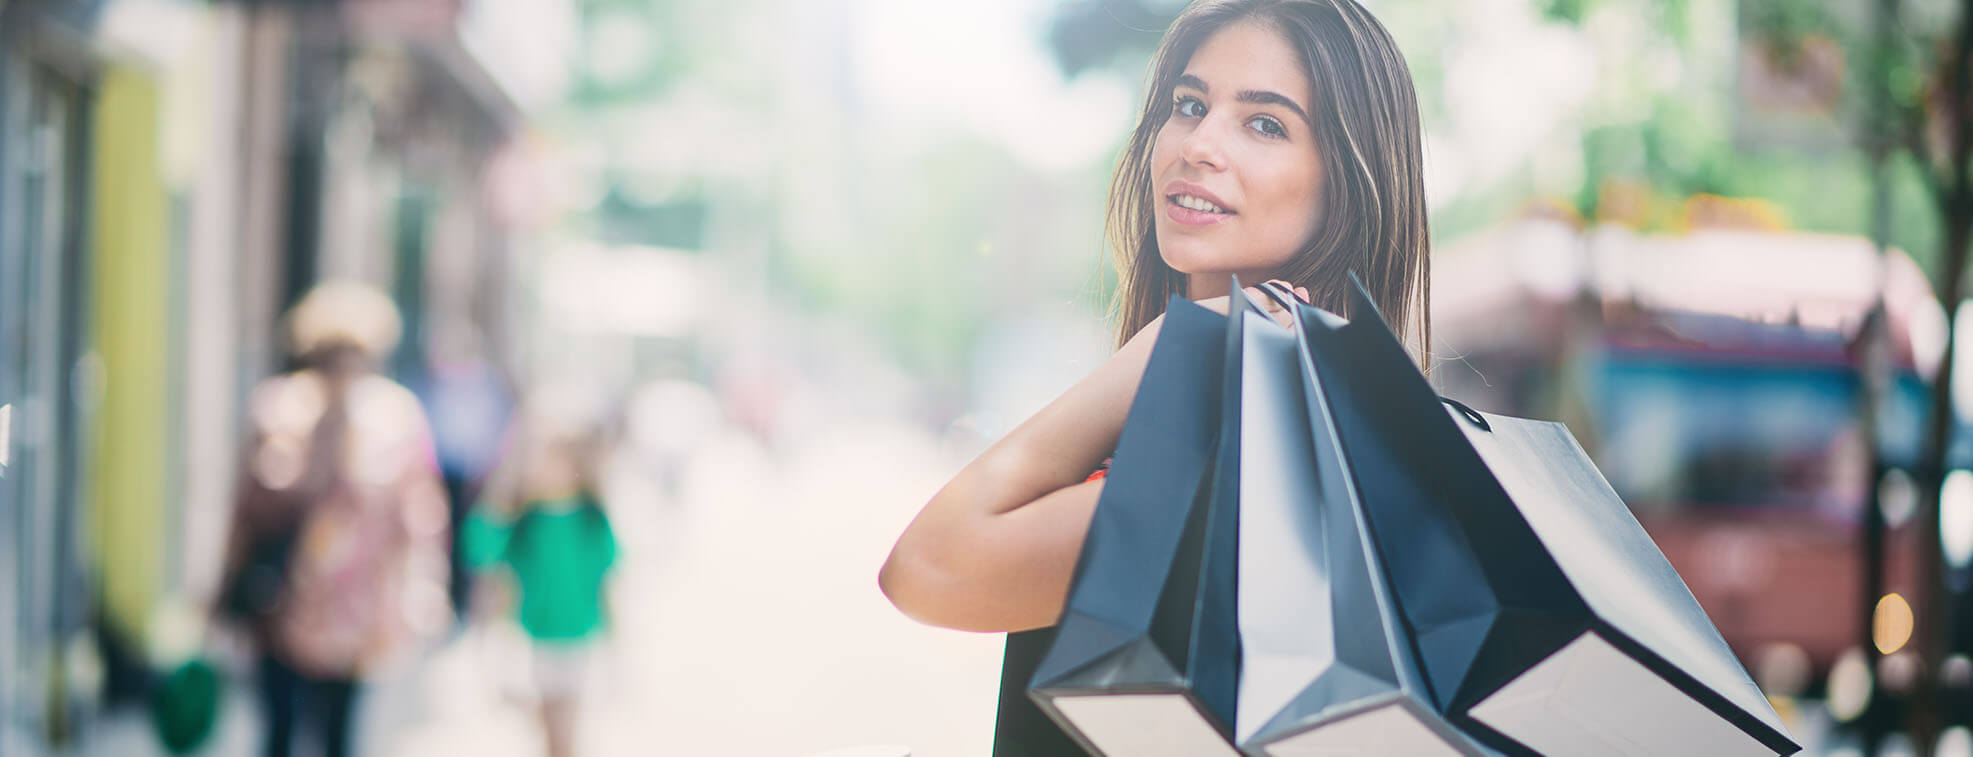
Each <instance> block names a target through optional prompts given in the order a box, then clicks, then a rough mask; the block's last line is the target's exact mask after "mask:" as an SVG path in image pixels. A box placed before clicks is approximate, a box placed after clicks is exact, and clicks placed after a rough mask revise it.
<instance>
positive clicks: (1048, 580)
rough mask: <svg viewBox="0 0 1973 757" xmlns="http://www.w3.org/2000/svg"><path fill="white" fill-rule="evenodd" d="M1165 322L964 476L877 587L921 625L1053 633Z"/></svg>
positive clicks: (909, 537) (936, 500) (912, 533)
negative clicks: (1100, 475)
mask: <svg viewBox="0 0 1973 757" xmlns="http://www.w3.org/2000/svg"><path fill="white" fill-rule="evenodd" d="M1162 324H1163V320H1162V319H1159V320H1156V321H1153V322H1152V323H1151V324H1150V325H1149V326H1146V327H1145V328H1144V330H1143V331H1140V332H1138V333H1137V335H1136V336H1133V337H1131V339H1130V341H1129V342H1126V343H1125V344H1124V346H1123V348H1122V349H1119V350H1117V352H1116V354H1114V355H1112V356H1111V357H1110V359H1109V360H1108V361H1106V362H1104V363H1103V365H1101V366H1099V367H1098V368H1097V369H1096V370H1095V371H1094V372H1092V373H1090V374H1089V375H1088V376H1087V377H1084V378H1083V379H1082V380H1081V381H1079V382H1077V383H1076V385H1075V386H1073V387H1071V388H1070V389H1069V390H1068V391H1067V392H1065V393H1063V394H1062V396H1060V397H1057V398H1056V399H1055V401H1054V402H1051V403H1049V404H1048V406H1047V407H1044V408H1042V409H1041V411H1040V412H1038V413H1035V415H1034V417H1032V418H1029V419H1028V420H1027V421H1026V422H1024V423H1022V424H1021V425H1020V426H1018V427H1016V428H1015V429H1014V430H1013V431H1012V432H1009V433H1008V434H1007V436H1006V437H1005V438H1002V439H1001V440H1000V441H998V442H995V443H994V444H993V446H991V447H988V448H987V450H986V451H985V452H983V453H981V454H980V456H979V457H978V458H975V459H974V460H973V462H971V463H969V464H967V465H966V467H965V468H964V469H961V470H960V471H959V474H958V475H956V476H954V477H953V479H952V481H951V482H950V483H947V484H946V485H945V488H943V489H940V490H939V492H938V494H936V495H934V496H933V497H932V500H931V502H929V503H927V504H926V505H925V509H924V510H923V511H921V512H919V513H918V517H917V518H915V519H913V520H912V521H911V525H910V527H908V528H906V529H905V531H904V535H903V536H901V537H899V538H898V541H897V546H896V547H895V548H894V549H892V550H891V556H890V559H889V560H887V561H886V562H885V563H884V568H883V571H882V572H881V573H880V574H878V579H877V581H878V584H879V585H880V586H882V587H883V590H884V594H885V595H886V596H888V597H890V599H891V602H892V603H893V604H895V605H897V607H898V609H899V610H902V611H904V613H905V614H906V615H909V616H911V617H912V618H915V619H917V620H919V621H922V622H925V623H930V624H932V625H937V626H946V627H948V628H957V629H961V630H967V631H1018V630H1025V629H1029V628H1039V627H1042V626H1046V625H1051V624H1053V623H1054V622H1055V619H1056V617H1057V616H1059V615H1060V614H1061V612H1062V602H1063V600H1064V598H1066V597H1067V596H1068V591H1069V578H1070V575H1071V574H1072V573H1074V572H1075V565H1076V558H1077V555H1078V554H1079V553H1080V552H1081V549H1082V540H1083V536H1084V535H1085V534H1086V533H1087V532H1088V531H1089V519H1090V515H1091V514H1092V513H1093V512H1095V510H1096V498H1097V495H1099V494H1101V493H1102V491H1103V481H1102V480H1101V479H1098V480H1096V481H1088V482H1084V479H1085V478H1086V477H1088V475H1089V473H1090V472H1091V471H1093V470H1095V469H1096V466H1097V465H1099V464H1101V463H1102V462H1103V458H1105V457H1107V456H1109V455H1110V453H1111V452H1112V451H1113V450H1114V449H1115V448H1116V445H1117V437H1118V436H1119V435H1120V434H1121V433H1122V432H1123V424H1124V416H1125V415H1126V414H1127V413H1128V412H1129V410H1130V402H1131V399H1132V398H1134V397H1136V396H1137V384H1138V381H1139V380H1141V379H1142V378H1143V377H1144V366H1145V364H1146V363H1147V362H1148V361H1149V360H1150V355H1151V346H1152V345H1153V344H1154V343H1155V342H1156V341H1157V338H1158V331H1159V328H1160V326H1162Z"/></svg>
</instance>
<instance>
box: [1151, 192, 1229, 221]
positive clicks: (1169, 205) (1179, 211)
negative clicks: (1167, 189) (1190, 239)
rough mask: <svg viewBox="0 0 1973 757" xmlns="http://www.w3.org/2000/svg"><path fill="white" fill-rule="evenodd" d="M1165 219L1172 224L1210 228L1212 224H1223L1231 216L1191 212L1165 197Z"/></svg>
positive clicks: (1200, 211) (1198, 211) (1201, 211)
mask: <svg viewBox="0 0 1973 757" xmlns="http://www.w3.org/2000/svg"><path fill="white" fill-rule="evenodd" d="M1165 217H1166V218H1170V219H1171V220H1172V221H1173V222H1174V223H1178V224H1182V225H1185V226H1212V225H1214V224H1219V223H1225V222H1226V219H1229V218H1232V217H1233V214H1232V213H1209V212H1207V211H1203V210H1193V209H1191V208H1188V207H1185V206H1183V205H1180V204H1178V203H1176V202H1173V201H1172V199H1171V198H1170V197H1166V198H1165Z"/></svg>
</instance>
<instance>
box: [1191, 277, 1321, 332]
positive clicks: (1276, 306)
mask: <svg viewBox="0 0 1973 757" xmlns="http://www.w3.org/2000/svg"><path fill="white" fill-rule="evenodd" d="M1267 283H1269V284H1280V285H1281V286H1283V287H1287V288H1289V289H1290V290H1291V291H1293V292H1294V293H1295V296H1296V297H1299V298H1301V300H1302V302H1308V301H1309V299H1308V288H1307V287H1298V286H1295V285H1293V284H1290V283H1288V282H1286V281H1282V280H1281V279H1274V280H1272V281H1269V282H1267ZM1246 290H1247V297H1248V298H1249V299H1252V300H1253V301H1254V302H1256V303H1259V304H1260V306H1261V309H1262V310H1265V311H1267V314H1268V316H1269V317H1271V318H1273V319H1274V320H1275V322H1276V323H1279V324H1281V325H1283V326H1287V325H1288V324H1289V321H1290V320H1291V319H1293V318H1294V314H1293V313H1290V312H1288V309H1287V308H1284V307H1282V306H1281V303H1278V302H1275V301H1274V298H1273V297H1271V296H1268V294H1267V293H1266V292H1263V291H1261V288H1260V287H1257V286H1251V287H1246ZM1231 304H1232V297H1231V296H1229V295H1220V296H1218V297H1208V298H1206V299H1203V300H1199V305H1200V306H1201V307H1206V308H1211V309H1212V310H1213V312H1216V313H1222V314H1223V313H1225V312H1227V309H1228V308H1229V307H1230V306H1231Z"/></svg>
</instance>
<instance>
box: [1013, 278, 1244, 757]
mask: <svg viewBox="0 0 1973 757" xmlns="http://www.w3.org/2000/svg"><path fill="white" fill-rule="evenodd" d="M1242 325H1243V321H1242V320H1241V319H1239V318H1232V319H1229V318H1224V317H1222V316H1219V315H1218V314H1215V313H1213V312H1211V311H1209V310H1206V309H1205V308H1202V307H1200V306H1198V305H1196V304H1194V303H1192V302H1190V301H1188V300H1185V299H1183V298H1179V297H1174V298H1172V300H1171V303H1170V305H1169V307H1168V309H1167V310H1166V313H1165V319H1164V325H1163V328H1162V330H1161V332H1160V333H1159V335H1158V341H1157V343H1156V344H1155V345H1154V346H1153V349H1152V353H1151V357H1150V360H1149V363H1148V364H1147V366H1146V368H1145V372H1144V378H1143V380H1142V381H1141V382H1140V383H1139V385H1138V390H1137V396H1136V397H1135V398H1134V400H1133V401H1132V403H1131V408H1130V412H1129V415H1128V416H1127V417H1126V420H1125V424H1124V428H1123V432H1122V434H1121V435H1120V438H1119V439H1118V442H1117V450H1116V454H1115V456H1114V458H1113V460H1112V462H1111V466H1110V473H1109V475H1108V477H1107V478H1106V479H1105V484H1104V488H1103V494H1102V496H1101V498H1100V499H1099V500H1098V501H1097V505H1096V511H1095V513H1094V515H1093V516H1092V517H1091V520H1090V526H1089V534H1088V536H1087V537H1086V538H1085V540H1084V542H1083V547H1082V553H1081V555H1080V557H1079V558H1078V561H1077V564H1076V571H1075V576H1074V579H1073V582H1072V584H1071V587H1070V590H1069V596H1068V600H1067V602H1066V604H1065V606H1064V608H1063V613H1062V618H1061V621H1060V622H1059V623H1058V624H1057V625H1056V627H1055V636H1054V639H1053V643H1052V645H1051V646H1050V647H1049V650H1048V653H1047V655H1046V656H1045V657H1044V658H1043V659H1042V661H1041V663H1040V666H1039V668H1038V669H1037V670H1036V671H1035V675H1034V678H1033V680H1032V683H1031V684H1030V686H1029V692H1030V695H1031V697H1032V698H1033V700H1034V702H1035V704H1036V705H1038V706H1039V707H1040V708H1041V710H1042V711H1043V712H1045V713H1046V714H1047V715H1048V716H1049V717H1050V718H1051V719H1053V720H1054V722H1056V723H1057V724H1058V725H1060V726H1061V728H1062V730H1063V731H1064V732H1066V733H1068V734H1069V735H1070V736H1071V737H1073V738H1074V739H1075V740H1076V742H1077V743H1078V744H1080V745H1082V747H1083V748H1085V749H1087V750H1088V751H1089V752H1090V753H1091V754H1097V755H1108V756H1109V757H1154V756H1155V757H1162V756H1164V755H1170V756H1171V757H1180V756H1181V755H1183V756H1185V757H1213V756H1215V755H1226V756H1228V757H1232V756H1234V755H1237V754H1238V752H1237V751H1236V750H1235V749H1234V747H1233V745H1232V742H1231V728H1232V719H1233V706H1234V696H1235V687H1236V685H1237V676H1238V673H1239V649H1238V643H1239V637H1238V633H1237V630H1236V629H1235V623H1236V619H1235V613H1234V609H1233V607H1232V603H1233V601H1234V599H1235V597H1234V592H1235V579H1236V577H1235V575H1234V569H1235V565H1234V561H1235V559H1236V556H1235V554H1234V549H1236V547H1237V544H1236V543H1235V540H1236V539H1237V538H1238V532H1237V526H1238V524H1237V522H1236V521H1235V518H1237V510H1236V509H1235V507H1236V505H1235V504H1234V503H1231V502H1220V501H1216V500H1217V497H1216V494H1218V493H1223V492H1225V491H1228V490H1229V489H1230V488H1231V487H1233V486H1234V485H1236V484H1237V481H1234V480H1233V479H1231V478H1229V477H1227V476H1224V475H1218V471H1216V470H1215V469H1216V468H1220V469H1223V467H1224V466H1225V465H1226V464H1227V460H1226V458H1227V455H1228V454H1229V451H1228V450H1226V449H1225V442H1226V437H1225V436H1223V435H1222V425H1223V422H1224V421H1225V420H1226V418H1225V417H1224V415H1225V414H1224V413H1223V412H1222V409H1223V408H1224V407H1225V406H1226V403H1228V402H1237V397H1235V398H1228V397H1227V396H1226V395H1225V392H1226V391H1228V389H1229V387H1231V386H1232V385H1233V384H1231V383H1229V382H1232V381H1234V380H1235V379H1234V378H1232V377H1229V376H1227V375H1226V374H1227V373H1228V372H1229V371H1231V372H1233V373H1235V374H1237V371H1238V369H1239V365H1238V357H1239V356H1238V353H1237V349H1238V346H1239V340H1238V338H1237V336H1236V337H1235V338H1232V339H1229V338H1228V334H1229V333H1233V334H1237V333H1238V332H1239V330H1240V329H1241V327H1242ZM1231 454H1236V455H1237V451H1233V452H1232V453H1231ZM1236 466H1237V464H1236ZM1236 470H1237V467H1236Z"/></svg>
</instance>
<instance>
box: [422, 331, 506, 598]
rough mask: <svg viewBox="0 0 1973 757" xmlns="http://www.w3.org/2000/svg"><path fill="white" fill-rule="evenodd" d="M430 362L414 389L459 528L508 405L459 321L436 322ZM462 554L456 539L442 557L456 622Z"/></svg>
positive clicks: (501, 383) (497, 376) (463, 591)
mask: <svg viewBox="0 0 1973 757" xmlns="http://www.w3.org/2000/svg"><path fill="white" fill-rule="evenodd" d="M429 357H430V365H429V366H428V367H427V369H426V372H425V375H424V376H423V377H422V378H421V379H420V380H418V381H416V382H413V385H414V386H416V387H417V390H418V396H419V397H420V398H421V399H422V400H423V401H424V403H425V407H426V408H427V409H428V410H429V411H430V413H431V420H432V437H433V443H434V445H435V446H436V447H437V450H438V467H439V475H440V476H441V477H443V479H444V481H445V499H446V504H447V507H448V510H447V513H448V515H449V516H450V522H452V523H463V522H465V519H466V511H467V509H468V507H469V506H470V505H471V504H472V502H473V501H474V500H475V499H478V498H479V491H480V487H481V485H482V484H483V483H484V480H485V478H486V476H487V474H488V473H489V472H490V471H491V470H492V469H493V466H494V464H495V463H497V462H498V461H499V458H500V450H501V447H502V445H503V444H504V443H505V441H506V432H507V422H508V415H509V410H510V406H511V405H512V402H511V399H510V398H509V395H508V391H507V380H506V377H505V376H503V375H501V372H500V370H499V368H498V367H496V366H495V365H494V364H493V362H492V361H490V360H488V359H487V357H486V355H485V353H484V351H483V350H482V344H481V339H480V335H479V332H478V331H477V330H475V329H474V328H473V326H472V325H471V324H469V323H466V322H464V321H463V319H454V320H449V321H443V322H441V326H440V328H439V329H438V338H436V339H433V340H432V342H431V349H430V356H429ZM462 538H463V537H462ZM464 549H465V547H464V544H462V543H461V540H458V539H455V540H454V541H453V543H452V545H451V548H450V549H449V550H448V552H447V556H448V558H449V559H448V562H447V567H448V569H449V571H450V575H451V576H452V582H451V584H450V586H449V587H448V592H449V594H450V595H451V598H452V606H453V610H454V612H456V613H457V614H458V615H459V616H461V617H463V616H464V615H465V614H466V610H467V607H466V604H467V599H468V596H469V595H468V589H469V588H470V585H469V583H468V582H469V579H470V575H469V571H467V570H466V566H465V562H464V560H465V554H464Z"/></svg>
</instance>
